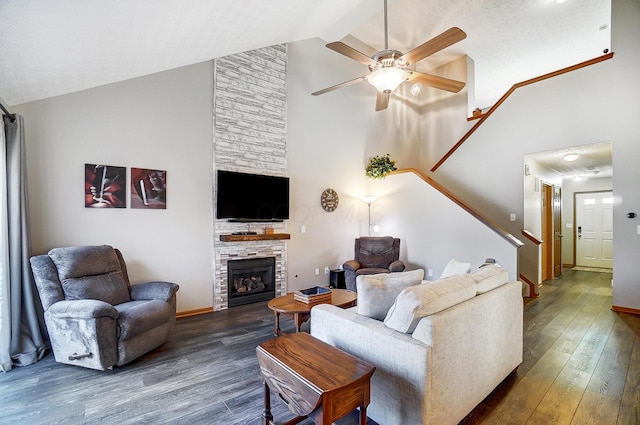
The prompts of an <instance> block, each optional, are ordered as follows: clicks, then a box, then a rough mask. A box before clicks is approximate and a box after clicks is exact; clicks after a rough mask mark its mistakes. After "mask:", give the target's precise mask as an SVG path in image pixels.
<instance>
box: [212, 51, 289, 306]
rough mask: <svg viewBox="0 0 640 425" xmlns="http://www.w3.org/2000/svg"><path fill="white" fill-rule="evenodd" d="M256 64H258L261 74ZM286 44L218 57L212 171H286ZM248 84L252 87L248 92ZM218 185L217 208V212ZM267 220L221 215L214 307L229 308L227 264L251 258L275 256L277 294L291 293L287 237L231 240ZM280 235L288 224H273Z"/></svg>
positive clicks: (280, 173)
mask: <svg viewBox="0 0 640 425" xmlns="http://www.w3.org/2000/svg"><path fill="white" fill-rule="evenodd" d="M255 64H259V65H260V66H259V68H260V70H261V75H260V77H258V78H256V75H257V74H258V71H256V69H255ZM286 76H287V46H286V45H285V44H281V45H276V46H270V47H265V48H261V49H257V50H254V51H250V52H243V53H238V54H234V55H230V56H225V57H222V58H217V59H215V60H214V81H213V109H214V110H213V175H214V176H215V173H216V170H218V169H220V170H228V171H239V172H245V173H254V174H265V175H274V176H286V175H287V78H286ZM247 88H250V90H248V89H247ZM216 189H217V188H215V187H214V193H213V194H212V195H213V202H214V211H217V205H216V203H215V202H216V196H215V190H216ZM266 227H267V224H265V223H249V224H242V223H231V222H229V221H225V220H221V219H216V218H215V213H214V234H213V255H214V258H213V265H212V266H213V298H214V299H213V308H214V310H216V311H218V310H224V309H226V308H228V307H229V302H230V301H231V299H232V296H231V295H232V294H231V293H230V292H229V286H228V277H229V276H228V263H229V262H230V261H237V260H241V259H248V258H266V257H273V258H274V259H275V266H274V274H275V277H274V279H275V281H274V292H275V296H276V297H278V296H280V295H285V294H286V293H287V244H286V242H285V241H284V240H252V241H242V242H236V241H233V242H228V241H223V240H221V238H222V237H223V236H224V235H230V234H233V233H236V232H246V231H252V232H257V233H258V234H262V233H264V231H265V228H266ZM268 227H269V228H271V229H273V230H274V231H275V232H276V233H283V232H286V223H269V224H268Z"/></svg>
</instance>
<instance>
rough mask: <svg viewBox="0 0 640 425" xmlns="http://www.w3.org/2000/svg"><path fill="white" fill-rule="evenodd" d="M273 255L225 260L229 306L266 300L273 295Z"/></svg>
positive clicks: (274, 261) (274, 266)
mask: <svg viewBox="0 0 640 425" xmlns="http://www.w3.org/2000/svg"><path fill="white" fill-rule="evenodd" d="M275 269H276V259H275V257H265V258H245V259H240V260H231V261H227V293H228V305H229V307H235V306H238V305H244V304H251V303H256V302H260V301H267V300H270V299H272V298H274V297H275V280H276V274H275Z"/></svg>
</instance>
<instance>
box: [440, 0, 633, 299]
mask: <svg viewBox="0 0 640 425" xmlns="http://www.w3.org/2000/svg"><path fill="white" fill-rule="evenodd" d="M612 10H613V12H612V14H613V16H612V48H613V52H614V57H613V59H611V60H608V61H605V62H602V63H599V64H596V65H592V66H590V67H587V68H583V69H580V70H578V71H575V72H571V73H568V74H564V75H561V76H558V77H555V78H552V79H549V80H545V81H543V82H540V83H537V84H533V85H529V86H526V87H523V88H520V89H518V90H516V91H515V93H514V94H513V95H512V96H511V97H510V98H508V99H507V100H506V101H505V102H504V103H503V104H502V106H501V107H500V108H498V109H497V110H496V112H494V114H493V115H492V116H491V117H490V118H489V119H488V120H487V121H486V122H485V123H484V124H483V125H482V126H481V127H480V128H479V129H478V130H477V131H476V132H475V133H474V134H473V135H472V136H471V137H470V138H469V139H468V140H467V141H466V142H465V143H464V144H463V145H462V147H461V148H460V149H458V150H457V151H456V152H455V154H454V155H452V156H451V157H450V158H449V160H448V161H447V162H445V164H444V165H443V166H442V167H441V168H440V169H438V171H437V172H436V173H435V174H434V176H433V177H434V178H435V179H436V180H438V181H439V182H441V183H442V184H444V185H445V186H446V187H448V188H449V189H450V190H452V191H453V192H454V193H456V194H458V195H459V196H462V197H463V198H464V199H466V200H467V201H468V202H470V203H471V204H472V205H474V206H475V207H477V208H479V209H480V210H481V211H483V212H484V213H485V214H487V215H489V216H490V217H492V218H493V219H494V220H496V221H497V222H498V224H500V225H502V226H503V227H504V228H505V229H507V230H508V231H509V232H511V233H512V234H517V233H518V232H519V230H520V229H521V228H523V221H522V211H523V197H522V187H523V182H522V174H523V173H522V155H523V154H524V153H527V152H538V151H545V150H552V149H559V148H566V147H570V146H575V145H583V144H591V143H599V142H608V141H611V142H612V146H613V169H614V176H613V190H614V197H615V201H614V202H615V204H614V219H613V220H614V295H613V298H614V299H613V304H614V305H616V306H621V307H627V308H634V309H640V290H638V286H637V281H638V276H637V267H636V263H637V256H638V255H637V254H638V252H640V235H638V234H637V232H636V226H637V225H638V223H639V222H638V219H634V220H630V219H628V218H626V213H627V212H629V211H637V210H639V209H640V191H638V188H637V182H638V181H639V177H640V168H639V167H637V159H638V158H639V157H640V144H639V143H638V140H640V125H638V118H637V117H638V116H639V115H640V102H638V98H639V96H640V81H639V80H638V78H636V77H637V76H636V74H637V69H639V68H640V50H639V49H638V44H637V41H638V40H640V26H639V25H637V23H638V22H640V3H639V2H637V1H635V0H613V4H612ZM594 56H597V54H595V55H594ZM470 164H475V166H471V165H470ZM479 169H484V170H490V171H488V172H478V170H479ZM497 170H499V171H497ZM512 212H515V213H516V214H517V218H518V219H517V220H516V221H515V222H509V221H508V220H509V219H508V217H509V213H512Z"/></svg>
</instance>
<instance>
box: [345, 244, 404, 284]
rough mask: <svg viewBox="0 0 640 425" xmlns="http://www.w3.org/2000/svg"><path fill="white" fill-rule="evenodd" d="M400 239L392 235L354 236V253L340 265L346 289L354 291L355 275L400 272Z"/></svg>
mask: <svg viewBox="0 0 640 425" xmlns="http://www.w3.org/2000/svg"><path fill="white" fill-rule="evenodd" d="M399 257H400V239H399V238H394V237H392V236H361V237H359V238H356V242H355V255H354V259H353V260H349V261H347V262H345V263H344V264H343V265H342V268H343V269H344V281H345V286H346V287H347V289H349V290H351V291H356V290H357V289H356V277H358V276H360V275H364V274H378V273H391V272H401V271H403V270H404V267H405V266H404V263H403V262H402V261H400V260H399Z"/></svg>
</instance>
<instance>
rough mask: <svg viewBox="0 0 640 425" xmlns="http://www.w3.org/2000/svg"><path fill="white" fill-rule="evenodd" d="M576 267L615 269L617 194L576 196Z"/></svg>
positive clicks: (584, 194)
mask: <svg viewBox="0 0 640 425" xmlns="http://www.w3.org/2000/svg"><path fill="white" fill-rule="evenodd" d="M575 209H576V266H582V267H601V268H609V269H610V268H612V267H613V193H612V192H593V193H576V199H575Z"/></svg>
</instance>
